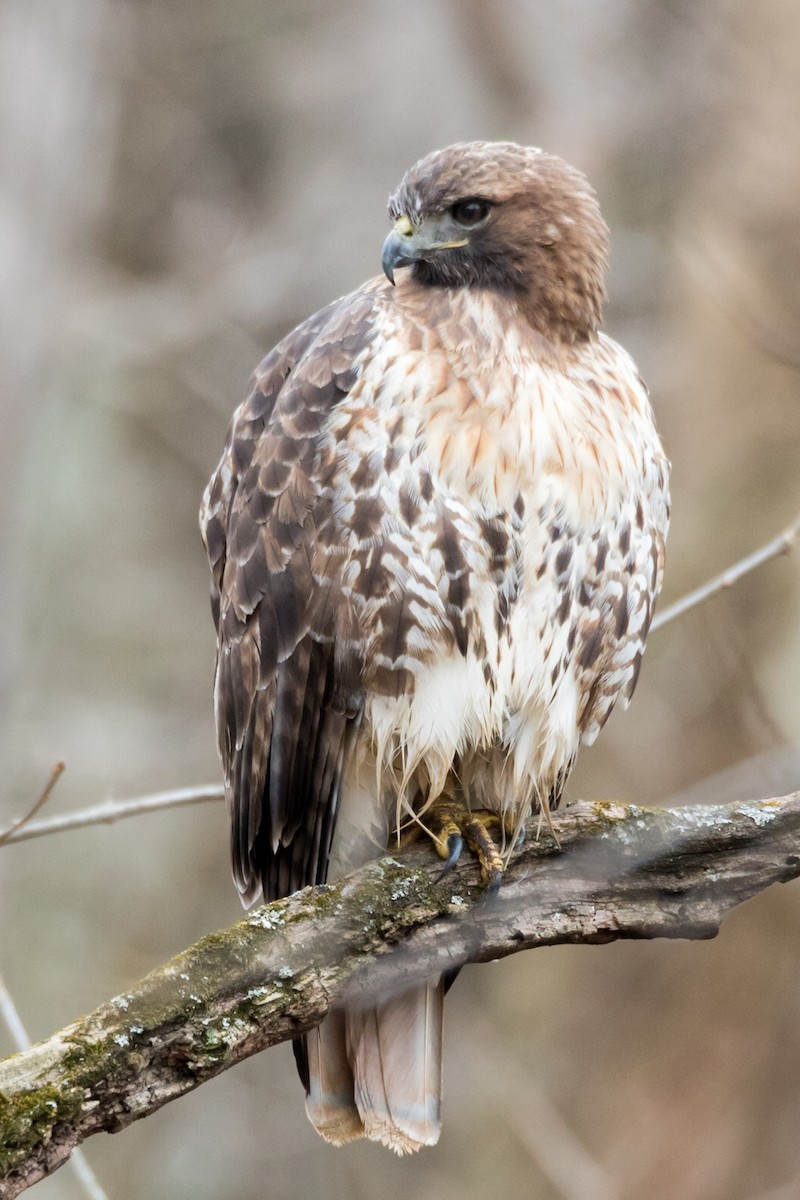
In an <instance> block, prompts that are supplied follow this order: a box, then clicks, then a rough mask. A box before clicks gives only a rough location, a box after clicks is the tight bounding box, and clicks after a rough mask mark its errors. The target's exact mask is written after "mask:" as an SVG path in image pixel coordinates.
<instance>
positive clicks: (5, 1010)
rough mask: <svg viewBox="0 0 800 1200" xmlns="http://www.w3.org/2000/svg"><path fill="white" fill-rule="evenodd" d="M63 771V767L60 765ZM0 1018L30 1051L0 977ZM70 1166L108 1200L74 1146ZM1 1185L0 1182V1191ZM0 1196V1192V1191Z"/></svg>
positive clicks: (93, 1198) (96, 1199) (93, 1197)
mask: <svg viewBox="0 0 800 1200" xmlns="http://www.w3.org/2000/svg"><path fill="white" fill-rule="evenodd" d="M62 769H63V765H62ZM0 1017H2V1018H3V1021H4V1022H5V1025H6V1028H7V1029H8V1032H9V1033H10V1034H11V1040H12V1042H13V1043H14V1045H15V1046H16V1047H17V1049H18V1050H19V1051H20V1052H22V1051H25V1050H29V1049H30V1045H31V1040H30V1038H29V1037H28V1033H27V1030H26V1029H25V1026H24V1025H23V1024H22V1018H21V1017H20V1015H19V1012H18V1011H17V1006H16V1004H15V1003H14V1000H13V997H12V995H11V993H10V992H9V990H8V988H7V987H6V985H5V980H4V979H3V976H2V975H0ZM70 1166H71V1167H72V1170H73V1173H74V1175H75V1177H76V1179H77V1180H78V1182H79V1183H80V1185H81V1187H82V1188H83V1190H84V1192H85V1193H86V1195H87V1196H88V1197H89V1200H108V1196H107V1195H106V1193H105V1192H104V1191H103V1189H102V1187H101V1186H100V1183H99V1180H98V1179H97V1176H96V1175H95V1173H94V1171H93V1170H92V1168H91V1167H90V1166H89V1163H88V1162H87V1160H86V1155H85V1154H84V1153H83V1151H82V1150H81V1148H80V1146H76V1147H75V1149H74V1150H73V1151H72V1157H71V1158H70ZM1 1188H2V1183H1V1182H0V1189H1ZM0 1194H2V1192H1V1191H0Z"/></svg>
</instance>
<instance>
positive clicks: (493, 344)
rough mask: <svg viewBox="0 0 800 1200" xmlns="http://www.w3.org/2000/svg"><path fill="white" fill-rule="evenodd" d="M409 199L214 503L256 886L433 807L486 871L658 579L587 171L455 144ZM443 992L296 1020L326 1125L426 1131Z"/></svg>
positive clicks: (662, 492)
mask: <svg viewBox="0 0 800 1200" xmlns="http://www.w3.org/2000/svg"><path fill="white" fill-rule="evenodd" d="M389 212H390V215H391V217H392V219H393V221H394V228H393V230H392V232H391V233H390V234H389V236H388V238H387V239H386V242H385V244H384V247H383V267H384V272H385V274H386V276H387V277H388V278H378V279H373V280H371V281H370V282H369V283H366V284H364V286H363V287H361V288H359V289H358V290H357V291H355V292H353V293H352V295H349V296H346V297H344V298H343V299H341V300H337V301H336V302H335V303H334V304H331V305H330V306H329V307H328V308H325V309H323V310H322V311H321V312H320V313H317V315H316V316H313V317H311V318H310V319H309V320H307V321H306V322H305V323H304V324H302V325H300V326H299V327H298V328H297V329H295V330H294V332H293V333H290V334H289V336H288V337H286V338H285V339H284V341H282V342H281V344H280V345H279V346H277V347H276V349H274V350H273V351H272V353H271V354H269V355H268V356H267V357H266V358H265V359H264V361H263V362H262V364H261V366H260V367H259V368H258V370H257V371H256V374H255V379H254V382H253V387H252V391H251V393H250V395H249V397H248V399H247V400H245V402H244V404H242V405H241V407H240V408H239V409H238V410H237V412H236V413H235V415H234V418H233V422H232V424H231V427H230V431H229V433H228V439H227V443H226V446H225V451H224V454H223V456H222V460H221V462H220V464H219V466H218V468H217V470H216V471H215V472H214V475H213V476H212V478H211V481H210V483H209V485H208V489H207V491H206V494H205V497H204V502H203V510H202V527H203V535H204V539H205V543H206V547H207V550H208V556H209V560H210V563H211V569H212V572H213V601H212V603H213V611H214V619H215V621H216V625H217V634H218V639H219V646H218V651H219V652H218V661H217V673H216V690H215V700H216V718H217V727H218V732H219V746H220V753H221V756H222V761H223V763H224V767H225V776H226V786H227V795H228V803H229V807H230V814H231V823H232V843H231V844H232V854H233V873H234V878H235V880H236V884H237V886H238V888H239V891H240V892H241V895H242V898H243V900H244V901H245V902H246V903H250V902H252V901H254V900H256V899H257V898H258V897H259V896H262V895H263V897H264V898H265V900H271V899H273V898H274V897H278V896H284V895H286V894H287V893H289V892H292V891H294V890H296V889H297V888H301V887H303V886H304V885H306V884H314V883H322V882H324V881H325V880H326V879H331V878H335V877H338V876H341V875H342V874H343V873H345V872H347V871H350V870H352V869H353V868H355V867H356V866H359V865H361V864H362V863H363V862H365V861H366V860H368V859H369V858H372V857H375V856H377V855H379V854H380V853H381V852H382V851H383V850H384V849H385V848H386V846H387V844H388V843H389V841H390V839H391V838H393V837H394V836H395V834H396V832H397V830H398V829H399V828H402V827H403V826H404V825H407V824H408V823H409V822H413V821H414V820H416V819H421V822H422V824H423V825H424V826H425V827H427V828H428V829H429V830H430V831H432V832H433V834H434V835H435V842H436V845H437V849H438V850H439V852H440V853H441V854H442V857H445V858H448V857H449V858H452V857H454V856H455V855H457V853H458V852H459V849H460V846H461V840H462V835H463V836H464V837H465V838H466V840H467V841H468V842H469V843H470V845H471V846H472V847H473V848H474V849H476V851H477V852H478V854H479V857H480V858H481V862H482V865H483V868H484V875H485V877H486V878H487V880H488V881H489V882H490V883H492V884H496V882H497V880H498V873H499V870H500V869H501V866H502V862H501V859H500V858H499V856H498V853H497V846H496V840H498V838H499V840H500V841H501V842H502V838H503V831H505V833H508V834H509V836H513V831H514V830H515V829H520V828H521V826H522V824H523V823H524V821H525V819H526V818H527V817H528V816H529V814H530V813H532V812H534V813H535V812H537V811H546V810H547V808H548V806H549V807H554V806H555V805H557V804H558V802H559V798H560V796H561V792H562V789H563V787H564V783H565V781H566V779H567V776H568V775H569V772H570V769H571V767H572V765H573V762H574V761H575V755H576V753H577V750H578V746H579V745H580V743H581V742H592V741H593V740H594V738H595V737H596V736H597V734H598V732H599V730H600V729H601V728H602V726H603V724H604V722H605V721H606V719H607V717H608V715H609V713H610V712H611V709H612V708H613V706H614V704H615V703H616V702H617V701H618V700H619V701H620V702H622V703H623V704H627V702H628V700H629V699H630V696H631V694H632V692H633V689H634V687H635V685H636V678H637V675H638V672H639V665H640V662H641V658H642V652H643V650H644V642H645V636H646V634H647V629H648V626H649V623H650V618H651V616H652V613H653V605H654V602H655V598H656V595H657V593H658V590H659V587H660V583H661V571H662V562H663V555H664V539H665V536H666V531H667V522H668V495H667V480H668V463H667V460H666V459H665V457H664V453H663V451H662V448H661V445H660V442H659V439H658V435H657V433H656V430H655V426H654V423H653V415H652V412H651V409H650V404H649V402H648V399H647V393H646V390H645V388H644V385H643V384H642V382H641V380H640V378H639V375H638V373H637V371H636V367H635V366H634V364H633V362H632V361H631V359H630V358H629V357H628V355H627V354H626V353H625V351H624V350H622V349H621V348H620V347H619V346H618V345H616V343H615V342H613V341H611V339H610V338H608V337H606V336H605V335H604V334H602V333H600V332H598V325H599V323H600V316H601V307H602V302H603V299H604V276H605V270H606V252H607V229H606V226H605V223H604V222H603V219H602V217H601V215H600V211H599V208H598V205H597V201H596V199H595V195H594V193H593V191H592V189H591V188H590V186H589V184H588V183H587V181H586V179H585V178H584V176H583V175H582V174H580V172H578V171H576V170H574V169H573V168H572V167H570V166H568V165H567V164H566V163H565V162H562V161H561V160H560V159H558V158H555V157H553V156H552V155H549V154H545V153H543V152H541V151H539V150H535V149H528V148H524V147H522V146H517V145H513V144H511V143H507V142H502V143H497V144H492V143H487V142H474V143H468V144H463V145H456V146H451V147H449V148H448V149H446V150H441V151H438V152H437V153H434V154H431V155H429V156H428V157H427V158H424V159H422V161H421V162H419V163H417V164H416V166H414V167H412V168H411V170H410V171H409V172H408V173H407V174H406V176H405V178H404V179H403V181H402V183H401V185H400V187H399V188H398V190H397V191H396V192H395V193H394V195H393V196H392V197H391V199H390V202H389ZM404 267H405V268H408V269H407V270H401V269H400V268H404ZM393 285H394V286H393ZM420 814H421V817H420ZM489 814H497V815H498V816H499V818H500V822H499V823H497V822H496V825H497V829H495V830H493V829H492V826H491V819H490V816H489ZM498 830H499V834H498ZM493 833H494V835H495V838H494V840H493V837H492V834H493ZM443 996H444V985H443V981H442V980H441V979H432V980H430V982H429V983H428V984H427V985H424V986H422V987H416V988H413V989H411V990H409V991H405V992H403V993H402V994H399V995H392V996H386V997H381V998H380V1000H379V1001H376V1003H375V1004H374V1005H373V1006H372V1007H369V1008H367V1009H364V1008H360V1009H347V1010H345V1011H341V1012H334V1013H332V1014H330V1015H329V1016H328V1017H327V1018H326V1019H325V1021H324V1022H323V1023H322V1025H321V1027H320V1028H319V1029H318V1030H315V1031H313V1032H312V1033H310V1034H308V1035H306V1037H305V1038H304V1039H302V1040H301V1041H300V1043H299V1044H298V1045H297V1048H296V1055H297V1060H298V1066H299V1069H300V1073H301V1077H302V1078H303V1081H304V1083H305V1087H306V1091H307V1100H306V1108H307V1111H308V1115H309V1117H310V1119H311V1121H312V1122H313V1124H314V1125H315V1127H316V1128H317V1130H318V1131H319V1133H321V1134H322V1136H323V1137H325V1138H327V1139H328V1140H329V1141H331V1142H334V1143H336V1144H341V1143H343V1142H346V1141H349V1140H350V1139H352V1138H355V1137H359V1136H364V1135H366V1136H367V1137H369V1138H372V1139H374V1140H377V1141H381V1142H384V1143H385V1144H386V1145H388V1146H391V1147H392V1148H393V1149H394V1150H396V1151H398V1153H403V1152H407V1151H410V1150H416V1149H417V1148H418V1147H420V1146H421V1145H430V1144H432V1143H434V1142H436V1140H437V1138H438V1136H439V1128H440V1091H441V1089H440V1079H441V1029H442V1006H443Z"/></svg>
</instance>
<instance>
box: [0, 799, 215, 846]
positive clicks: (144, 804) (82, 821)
mask: <svg viewBox="0 0 800 1200" xmlns="http://www.w3.org/2000/svg"><path fill="white" fill-rule="evenodd" d="M224 795H225V792H224V789H223V788H222V786H221V785H220V784H216V783H210V784H208V785H207V786H206V787H202V786H200V787H185V788H173V789H172V790H171V791H168V792H154V793H153V795H152V796H138V797H136V799H133V800H121V801H116V800H105V801H104V802H103V803H102V804H96V805H94V807H92V808H81V809H78V811H77V812H73V813H66V814H65V815H64V816H63V817H50V818H49V819H48V820H46V821H30V822H26V823H25V824H23V825H21V826H20V824H19V823H17V824H16V825H13V826H12V827H11V829H10V830H8V832H7V833H6V835H5V836H4V837H3V838H0V846H1V845H3V843H4V841H5V842H24V841H27V840H28V839H29V838H37V837H45V836H46V835H47V834H48V833H62V832H63V831H64V830H66V829H85V828H86V826H87V825H111V824H113V822H114V821H121V820H123V819H124V818H125V817H136V816H138V815H139V814H140V813H146V812H158V811H159V810H160V809H163V808H179V807H181V806H182V805H184V804H200V803H202V801H204V800H222V799H223V797H224Z"/></svg>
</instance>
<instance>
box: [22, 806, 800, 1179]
mask: <svg viewBox="0 0 800 1200" xmlns="http://www.w3.org/2000/svg"><path fill="white" fill-rule="evenodd" d="M554 824H555V827H556V830H557V834H558V837H559V840H560V844H561V849H560V850H559V849H558V848H557V847H556V846H555V844H554V843H553V841H552V839H551V838H550V837H549V835H545V836H544V837H543V838H542V839H541V840H539V841H537V840H536V838H535V837H531V838H529V840H528V841H527V842H526V843H525V845H524V846H523V847H522V848H521V849H520V850H519V852H518V853H516V854H515V855H514V857H513V859H512V861H511V862H510V864H509V867H508V870H507V874H506V877H505V880H504V883H503V886H502V888H501V889H500V892H499V893H498V894H496V895H494V896H491V897H487V896H486V894H485V891H484V889H483V888H482V886H481V883H480V879H479V877H478V872H477V868H476V866H475V864H474V863H473V862H471V861H470V860H469V857H468V856H467V855H465V856H464V857H463V861H462V862H460V863H459V864H458V865H457V867H456V868H455V869H454V870H453V871H452V872H451V873H450V874H448V875H447V876H446V877H445V878H444V879H442V878H441V864H440V863H437V862H434V861H432V855H431V853H430V849H429V847H426V846H424V845H418V846H411V847H409V848H407V849H405V850H403V852H402V853H400V854H398V855H396V856H390V857H387V858H384V859H382V860H380V861H378V862H375V863H372V864H370V865H369V866H367V867H365V868H363V869H362V870H360V871H358V872H356V873H355V874H353V875H351V876H349V877H348V878H347V879H345V880H342V881H341V882H339V883H336V884H334V885H332V886H329V887H325V888H313V889H311V888H308V889H306V890H305V891H303V892H300V893H298V894H297V895H296V896H293V897H291V898H289V899H287V900H280V901H277V902H276V903H274V904H271V905H268V906H266V907H262V908H258V909H255V910H254V911H252V912H251V913H250V914H249V915H248V916H247V917H245V918H244V920H242V921H240V922H239V923H238V924H236V925H234V926H232V927H231V928H230V929H226V930H223V931H222V932H220V933H214V934H210V935H209V936H208V937H205V938H203V939H202V941H200V942H198V943H197V944H196V945H195V946H192V947H190V948H189V949H188V950H186V951H184V952H183V953H182V954H180V955H178V956H177V957H176V958H174V959H173V960H172V961H171V962H169V963H167V964H166V966H163V967H160V968H158V969H157V970H155V971H153V972H152V974H150V975H148V976H147V978H146V979H144V980H142V981H141V982H140V983H138V984H137V985H136V986H134V987H133V988H131V989H130V990H129V991H127V992H125V993H123V994H122V995H120V996H117V997H116V998H115V999H113V1000H111V1001H110V1002H109V1003H108V1004H105V1005H103V1006H102V1007H101V1008H98V1009H97V1010H96V1011H95V1012H93V1013H91V1014H90V1015H89V1016H87V1017H83V1018H81V1019H80V1020H78V1021H76V1022H75V1023H74V1024H72V1025H69V1026H67V1027H66V1028H65V1029H62V1030H60V1031H59V1032H58V1033H56V1034H54V1035H53V1036H52V1037H51V1038H49V1039H48V1040H47V1041H46V1042H42V1043H40V1044H39V1045H37V1046H34V1047H33V1048H32V1049H30V1050H29V1051H26V1052H25V1053H23V1054H18V1055H16V1056H15V1057H13V1058H10V1059H6V1060H5V1061H4V1062H3V1063H0V1197H3V1198H4V1200H6V1198H9V1200H10V1198H11V1197H14V1196H17V1195H19V1193H20V1192H22V1191H24V1190H25V1189H26V1188H28V1187H30V1186H31V1185H32V1184H33V1183H35V1182H37V1181H38V1180H39V1179H41V1178H42V1177H43V1176H45V1175H47V1174H49V1173H50V1172H52V1171H54V1170H55V1169H56V1168H57V1167H59V1166H60V1165H61V1164H62V1163H63V1162H64V1161H65V1160H66V1159H67V1158H68V1157H69V1154H70V1152H71V1150H72V1149H73V1147H74V1146H76V1145H77V1144H78V1143H79V1142H80V1141H82V1140H83V1139H84V1138H86V1137H88V1136H89V1135H90V1134H93V1133H98V1132H100V1131H101V1130H105V1131H107V1132H110V1133H114V1132H116V1131H118V1130H119V1129H122V1128H124V1127H125V1126H126V1125H128V1124H130V1122H132V1121H135V1120H137V1119H138V1118H140V1117H144V1116H147V1115H148V1114H149V1113H151V1112H153V1111H154V1110H155V1109H157V1108H159V1107H160V1106H161V1105H162V1104H166V1103H167V1101H169V1100H174V1099H175V1098H176V1097H177V1096H180V1095H182V1094H183V1093H184V1092H187V1091H190V1090H191V1089H193V1088H195V1087H197V1086H198V1085H199V1084H201V1083H203V1082H204V1081H205V1080H207V1079H210V1078H212V1077H213V1076H214V1075H217V1074H219V1072H220V1071H223V1070H225V1069H226V1068H227V1067H230V1066H233V1064H234V1063H236V1062H239V1061H240V1060H241V1059H243V1058H246V1057H247V1056H248V1055H251V1054H255V1053H256V1052H257V1051H258V1050H263V1049H264V1048H265V1047H267V1046H271V1045H274V1044H275V1043H276V1042H280V1041H283V1040H285V1039H287V1038H291V1037H294V1036H295V1035H296V1034H298V1033H301V1032H302V1031H303V1030H306V1029H309V1028H311V1027H312V1026H314V1025H316V1024H317V1023H318V1022H319V1021H320V1020H321V1019H322V1017H323V1016H324V1015H325V1013H326V1012H327V1011H328V1009H329V1008H330V1007H331V1006H332V1005H334V1004H337V1003H341V1002H342V1001H344V1000H346V1001H348V1002H349V1003H353V1002H357V1001H358V999H359V998H362V997H367V996H372V995H374V994H375V992H377V991H381V990H383V989H388V988H396V987H398V986H403V987H405V986H407V985H409V984H411V983H413V982H415V981H417V980H420V979H423V978H425V977H426V976H429V975H431V974H434V973H437V972H439V971H442V970H443V969H445V968H447V967H456V966H459V965H461V964H463V963H468V962H481V961H486V960H488V959H494V958H501V957H503V956H505V955H507V954H513V953H515V952H516V951H518V950H524V949H527V948H531V947H535V946H547V945H554V944H557V943H563V942H595V943H596V942H607V941H612V940H613V939H615V938H654V937H671V938H710V937H714V935H715V934H716V933H717V931H718V929H719V925H720V921H721V919H722V917H723V916H724V914H725V913H726V912H727V911H728V910H729V909H730V908H732V907H733V906H734V905H736V904H739V903H741V902H742V901H743V900H746V899H748V898H749V897H750V896H752V895H754V894H755V893H756V892H759V891H761V890H763V889H764V888H766V887H768V886H769V885H770V884H772V883H776V882H786V881H787V880H790V879H794V878H796V877H797V875H798V874H800V793H795V794H794V795H791V796H786V797H783V798H781V799H775V800H761V801H753V802H752V803H747V804H737V805H730V806H713V807H696V808H683V809H662V810H657V809H656V810H653V809H643V808H636V807H632V806H622V805H615V804H577V805H574V806H573V807H571V808H568V809H566V810H565V811H564V812H562V813H560V814H558V815H557V816H556V817H555V818H554Z"/></svg>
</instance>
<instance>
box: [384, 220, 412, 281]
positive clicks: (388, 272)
mask: <svg viewBox="0 0 800 1200" xmlns="http://www.w3.org/2000/svg"><path fill="white" fill-rule="evenodd" d="M410 241H411V239H410V238H408V237H403V235H402V234H400V233H398V232H397V230H396V229H393V230H392V232H391V233H390V234H389V236H388V237H387V239H386V241H385V242H384V243H383V250H382V251H381V266H382V267H383V273H384V275H385V276H386V278H387V279H388V280H389V283H392V284H393V283H394V272H395V267H408V266H410V265H411V263H413V262H416V261H417V259H418V258H419V255H418V254H417V253H416V252H415V249H414V247H413V246H412V245H410V244H409V243H410Z"/></svg>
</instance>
